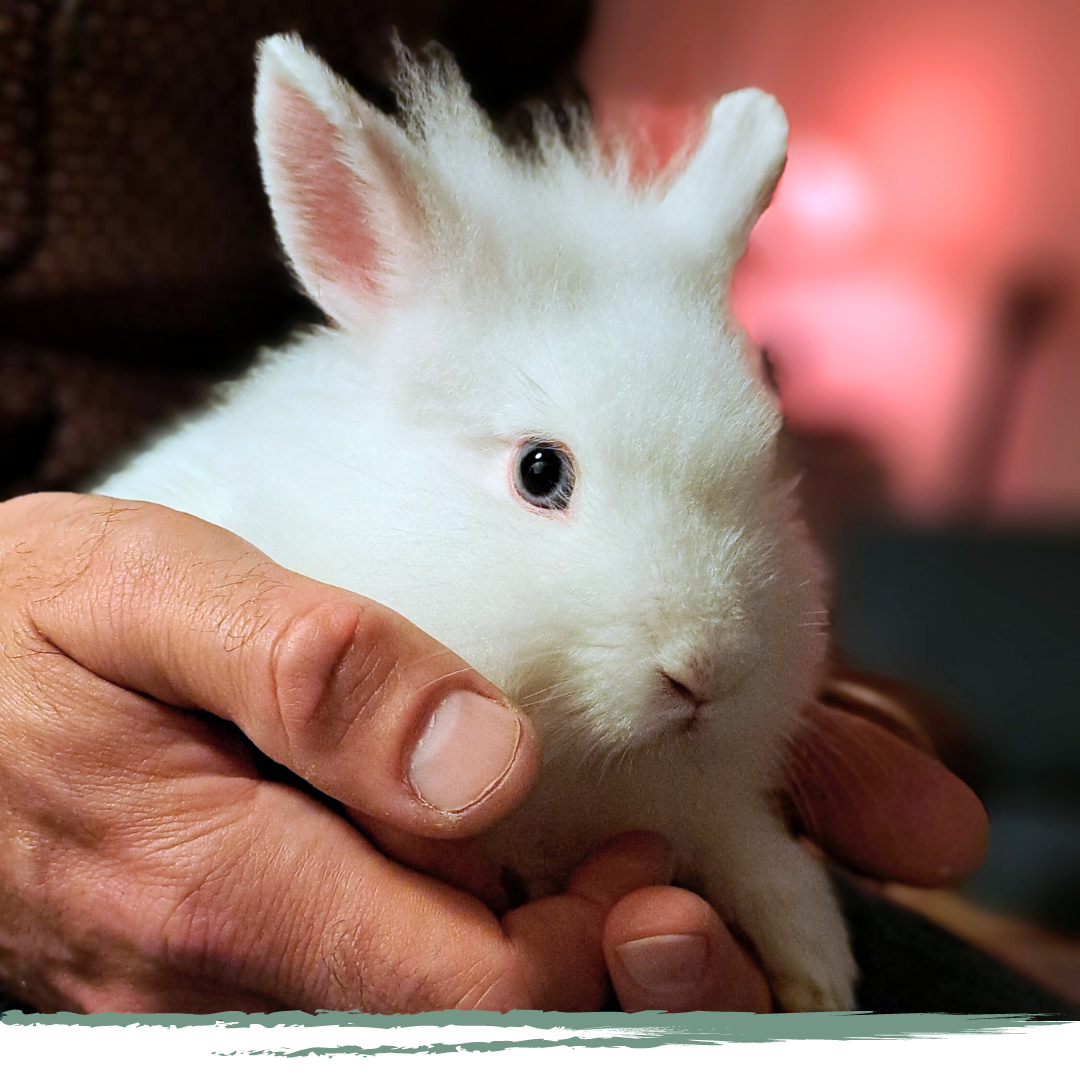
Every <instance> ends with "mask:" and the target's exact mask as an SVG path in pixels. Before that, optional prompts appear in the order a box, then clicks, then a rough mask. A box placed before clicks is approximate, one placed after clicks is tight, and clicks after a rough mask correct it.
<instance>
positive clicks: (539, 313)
mask: <svg viewBox="0 0 1080 1080" xmlns="http://www.w3.org/2000/svg"><path fill="white" fill-rule="evenodd" d="M398 90H399V96H400V101H401V115H400V116H399V117H398V118H390V117H388V116H386V115H384V114H382V113H380V112H379V111H378V110H376V109H375V108H374V107H372V106H370V105H368V104H367V103H365V102H364V101H363V100H361V99H360V98H359V97H358V96H357V95H356V94H355V93H354V92H353V91H352V90H351V89H350V88H349V87H348V86H347V85H345V84H344V83H343V82H341V81H340V80H339V79H337V78H336V77H335V76H334V75H333V74H332V73H331V72H330V71H329V70H328V69H327V68H326V67H325V66H324V65H323V64H322V62H321V61H320V60H318V59H317V58H316V57H314V56H312V55H311V54H310V53H308V52H307V51H305V49H304V48H303V46H302V45H301V44H300V43H299V42H298V41H297V40H295V39H294V38H290V37H276V38H271V39H268V40H267V41H265V42H264V43H263V44H262V46H261V50H260V58H259V78H258V90H257V97H256V120H257V127H258V147H259V152H260V157H261V162H262V168H263V176H264V182H265V186H266V189H267V192H268V194H269V197H270V202H271V207H272V210H273V214H274V218H275V221H276V225H277V229H278V233H279V236H280V239H281V242H282V245H283V247H284V249H285V252H286V253H287V255H288V257H289V260H290V262H291V265H292V267H293V269H294V271H295V274H296V276H297V278H298V279H299V281H300V283H301V284H302V286H303V288H304V289H305V290H306V291H307V293H308V294H309V295H310V296H311V297H312V298H313V299H314V300H315V301H316V302H317V303H318V304H319V305H320V306H321V307H322V309H323V310H324V311H325V313H326V314H327V315H328V316H329V318H330V319H331V320H332V325H331V327H330V328H329V329H327V330H325V331H322V332H320V333H319V334H317V335H316V344H315V345H309V346H307V348H308V351H309V352H310V353H311V354H312V355H313V356H315V354H318V356H317V363H318V364H321V365H326V367H327V369H329V368H331V367H333V368H334V369H335V370H337V371H341V372H345V373H346V375H345V376H344V377H343V385H338V386H336V387H335V390H334V395H335V398H336V399H337V406H338V407H337V408H336V410H335V411H336V412H340V413H345V414H347V415H346V417H345V419H344V420H341V419H340V418H339V419H338V420H336V421H335V422H334V423H332V424H331V423H329V422H327V424H326V427H325V430H324V431H322V432H320V438H321V439H323V440H324V441H322V442H320V444H319V445H320V447H322V451H321V452H323V453H325V455H326V456H327V457H332V458H334V459H335V460H338V461H340V462H342V463H347V464H348V465H349V466H350V468H348V469H343V470H342V482H341V486H340V487H338V488H336V490H335V492H334V494H333V496H332V497H330V496H323V495H320V494H319V493H315V492H309V496H310V501H311V503H312V504H313V505H317V506H318V507H319V509H318V510H317V512H316V511H312V510H309V511H308V512H309V513H312V514H313V515H314V516H313V518H312V527H313V528H318V529H319V530H320V533H322V534H329V533H331V532H333V533H335V534H336V535H339V536H341V537H343V538H344V539H343V541H342V543H344V544H346V545H349V544H351V545H353V546H352V549H351V555H349V556H348V558H350V559H352V561H353V563H354V564H355V565H356V566H357V571H356V574H355V575H354V576H350V575H349V574H345V580H342V574H341V573H340V572H337V573H336V574H335V573H333V572H331V571H329V570H328V569H327V567H324V566H322V565H320V564H319V563H318V562H317V561H311V562H309V563H308V564H307V566H306V567H303V568H304V569H306V570H308V572H313V573H319V574H324V575H325V576H327V577H331V578H335V577H336V580H337V582H338V583H339V584H343V585H346V586H349V587H355V588H358V589H362V590H363V591H366V592H368V593H369V594H370V595H372V596H374V598H375V599H378V600H380V601H383V602H386V603H388V604H390V605H391V606H395V607H397V608H398V609H399V610H401V611H402V612H403V613H404V614H406V615H407V616H409V617H410V618H412V619H413V620H414V621H416V622H417V623H418V624H419V625H421V626H422V627H423V628H424V629H426V630H428V631H429V632H431V633H432V634H434V635H435V636H437V637H438V638H439V639H440V640H442V641H444V642H446V644H447V645H449V646H450V647H452V648H453V649H455V651H457V652H459V653H460V654H461V655H462V656H464V657H465V659H467V660H468V661H469V662H470V663H472V664H474V665H475V666H476V667H477V668H478V669H479V670H481V671H482V672H484V673H485V674H486V675H487V676H488V677H490V678H491V679H493V680H494V681H495V682H497V683H498V684H499V685H501V686H502V688H503V689H504V690H505V691H506V692H507V693H508V694H510V695H511V696H512V697H514V698H515V699H516V700H518V701H519V702H520V703H521V704H522V705H523V706H524V707H525V708H526V709H527V711H529V713H530V715H531V716H532V717H533V719H534V721H535V722H536V724H537V726H538V728H539V729H540V731H541V733H542V737H543V739H544V742H545V752H546V753H548V754H552V755H558V754H559V753H564V752H566V753H574V754H576V755H578V756H581V755H585V756H598V757H601V758H605V759H611V758H613V757H615V756H618V755H627V754H628V755H633V754H635V753H637V752H638V751H640V750H641V749H642V748H644V747H668V748H674V747H677V746H679V745H682V744H686V743H694V742H700V741H701V740H713V741H715V740H718V739H719V740H723V739H742V740H744V741H745V740H747V739H749V738H751V737H754V736H755V734H756V735H760V736H761V737H762V739H764V741H765V742H775V741H776V740H775V739H773V738H772V737H771V735H770V733H775V732H776V731H777V730H778V729H779V728H782V727H783V726H784V725H786V724H788V723H790V721H791V719H792V717H793V716H794V714H795V712H796V711H797V709H798V706H799V704H800V703H801V702H802V700H804V699H805V698H806V697H807V696H808V695H809V694H810V693H811V692H812V690H813V688H814V682H815V679H816V677H817V672H818V670H819V666H820V663H821V657H822V652H823V634H822V629H821V625H820V623H821V614H822V612H821V609H822V606H823V605H822V600H821V593H820V586H819V577H820V575H819V572H818V568H817V562H816V559H815V556H814V554H813V551H812V549H811V548H810V546H809V544H808V542H807V541H806V539H805V536H804V534H803V531H802V529H801V527H800V525H799V524H798V523H797V522H796V521H795V520H794V518H793V495H792V491H791V484H790V481H786V480H783V479H781V478H778V477H777V476H776V461H775V440H776V435H777V432H778V429H779V418H778V415H777V412H776V410H775V408H774V407H773V405H771V404H770V402H769V400H768V397H767V395H766V393H765V392H764V390H763V389H762V388H761V387H760V386H759V385H758V383H757V382H756V381H755V379H754V378H753V377H752V375H751V373H750V364H749V360H748V349H749V348H750V346H749V344H748V342H747V341H746V339H745V337H744V336H743V334H742V332H741V331H740V330H739V328H738V327H737V326H736V325H735V324H734V322H733V320H732V317H731V315H730V313H729V310H728V306H727V302H726V297H727V291H728V286H729V283H730V278H731V273H732V270H733V268H734V265H735V262H736V261H737V259H738V258H739V257H740V255H741V254H742V252H743V249H744V247H745V244H746V240H747V236H748V234H749V231H750V228H751V226H752V225H753V223H754V221H755V220H756V218H757V216H758V214H759V213H760V212H761V210H762V209H763V207H764V206H765V205H766V204H767V202H768V200H769V198H770V196H771V193H772V191H773V188H774V187H775V184H776V182H777V180H778V179H779V175H780V173H781V171H782V168H783V164H784V160H785V152H786V134H787V126H786V122H785V119H784V115H783V113H782V111H781V110H780V108H779V106H778V105H777V104H776V102H775V101H774V100H773V99H772V98H771V97H769V96H768V95H766V94H764V93H762V92H760V91H756V90H746V91H741V92H739V93H736V94H732V95H729V96H727V97H725V98H724V99H723V100H721V101H720V103H719V104H718V105H717V106H716V107H715V109H714V110H713V112H712V116H711V121H710V124H709V126H708V129H707V133H706V135H705V137H704V140H703V142H702V144H701V146H700V148H699V149H698V150H697V151H696V153H694V154H693V156H692V157H691V158H690V160H689V162H688V164H687V165H686V167H685V169H684V170H683V171H682V172H681V174H680V175H679V176H677V177H676V178H675V179H674V180H673V181H671V182H669V183H666V184H664V185H662V186H661V185H659V184H657V185H655V186H653V187H644V188H642V187H640V186H638V187H634V186H633V185H632V184H630V183H629V182H628V181H627V179H626V175H625V174H626V170H625V168H622V167H621V166H619V165H618V163H615V164H611V163H607V164H605V163H604V162H603V161H602V159H601V156H600V155H599V154H597V153H595V152H593V151H592V150H591V148H589V147H584V148H582V147H581V146H577V147H576V148H575V147H572V146H570V145H568V144H567V142H566V141H565V140H564V139H562V138H561V137H560V135H559V133H558V130H557V128H556V125H555V124H554V123H548V124H546V125H545V123H544V121H543V119H542V118H541V121H540V123H539V128H538V147H537V149H536V152H535V154H533V155H532V156H529V157H522V156H521V155H520V154H518V155H515V154H514V153H512V152H510V151H508V150H507V149H506V148H504V146H503V145H502V144H501V143H500V142H499V140H498V139H497V138H496V137H495V135H494V134H493V133H492V130H491V128H490V126H489V124H488V123H487V121H486V120H485V118H484V117H483V114H482V113H481V112H480V111H479V110H478V109H477V108H476V107H475V106H474V105H473V104H472V102H471V100H470V98H469V96H468V91H467V87H466V86H465V85H464V83H463V82H462V80H461V78H460V76H459V75H458V74H457V72H456V70H455V69H454V67H453V65H452V63H450V62H449V61H448V60H446V59H442V58H439V57H438V56H436V57H434V58H433V59H432V58H428V59H427V60H422V61H417V60H414V59H411V58H409V57H402V75H401V78H400V81H399V87H398ZM315 366H316V365H315V362H314V361H313V369H314V368H315ZM352 371H355V372H358V373H360V372H362V376H361V375H360V374H357V376H356V382H355V387H356V388H355V390H351V391H350V390H349V389H348V385H349V380H350V378H351V377H352V376H351V375H349V374H348V373H349V372H352ZM350 394H352V395H353V397H351V398H350ZM350 478H351V479H350ZM353 482H355V484H356V488H355V490H353V489H352V488H351V487H350V483H353ZM365 485H366V486H365ZM337 550H338V551H339V555H340V550H341V549H340V545H339V547H338V548H337ZM271 553H272V554H273V553H274V552H271ZM375 564H378V567H383V568H384V569H379V568H378V567H376V566H375ZM298 568H301V567H298ZM672 752H675V751H674V750H672Z"/></svg>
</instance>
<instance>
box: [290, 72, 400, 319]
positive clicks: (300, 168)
mask: <svg viewBox="0 0 1080 1080" xmlns="http://www.w3.org/2000/svg"><path fill="white" fill-rule="evenodd" d="M276 96H277V102H276V104H277V108H278V110H279V111H278V115H277V117H276V118H275V123H274V128H275V138H274V144H275V145H274V156H275V159H276V161H275V164H276V165H277V172H278V179H279V181H280V182H281V187H280V189H279V190H278V191H277V192H274V193H273V194H274V196H275V197H280V198H281V199H282V202H283V203H285V204H286V205H285V206H284V207H282V208H281V209H284V210H285V211H286V212H285V214H284V215H282V214H280V213H279V226H280V228H281V230H282V234H283V235H282V239H283V241H284V242H285V246H286V248H287V249H289V254H290V256H291V257H292V260H293V263H294V264H295V266H296V270H297V272H298V273H299V274H300V277H301V279H302V280H303V282H304V285H305V286H306V287H307V289H308V291H309V292H310V293H311V294H312V298H313V299H314V300H316V301H317V302H321V300H322V297H323V295H324V294H325V293H326V292H327V291H329V292H330V293H332V294H335V295H337V296H342V295H343V297H350V298H355V299H357V300H360V301H363V299H364V298H367V299H371V298H373V297H378V296H379V295H380V293H381V289H380V282H381V280H382V277H383V269H384V267H383V262H382V257H383V252H382V245H381V244H380V243H379V239H378V238H377V237H376V236H375V235H374V233H373V231H372V224H371V223H372V218H373V213H372V211H373V209H374V208H373V206H372V205H371V204H372V202H373V199H374V192H373V191H372V190H371V188H370V187H369V186H368V184H366V183H365V182H364V180H363V179H362V178H361V177H360V176H358V175H357V174H356V172H355V171H354V170H353V169H352V168H351V167H350V166H349V165H347V164H345V163H344V162H343V161H342V160H341V158H342V156H343V152H344V147H343V145H342V139H341V134H340V133H339V132H338V130H337V128H335V127H334V125H333V124H332V123H331V122H330V121H329V120H328V119H327V118H326V117H325V116H324V115H323V114H322V113H321V112H320V111H319V110H318V109H317V108H316V107H315V106H314V105H313V104H312V103H311V101H310V100H309V99H308V98H307V97H306V96H305V95H304V94H303V93H302V92H301V91H299V90H297V89H296V88H295V87H292V86H289V85H288V84H283V85H279V86H278V88H277V95H276ZM275 186H276V185H275ZM290 233H291V235H288V234H290ZM326 299H327V300H329V299H330V297H329V296H327V297H326ZM336 306H337V305H335V304H334V303H333V302H332V301H331V302H330V303H329V304H327V307H328V308H333V307H336ZM327 313H328V314H330V315H332V316H334V317H335V318H336V317H338V313H337V312H336V311H334V310H328V312H327Z"/></svg>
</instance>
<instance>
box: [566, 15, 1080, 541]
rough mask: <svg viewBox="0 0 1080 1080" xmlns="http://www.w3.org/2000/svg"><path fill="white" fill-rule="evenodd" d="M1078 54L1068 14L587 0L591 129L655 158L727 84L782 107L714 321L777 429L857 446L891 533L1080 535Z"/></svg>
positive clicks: (1078, 27)
mask: <svg viewBox="0 0 1080 1080" xmlns="http://www.w3.org/2000/svg"><path fill="white" fill-rule="evenodd" d="M1078 41H1080V5H1078V4H1075V3H1071V2H1068V0H907V2H905V3H897V2H895V0H755V2H754V3H745V2H744V3H732V2H730V0H665V2H664V3H657V2H656V0H600V3H599V4H598V10H597V14H596V18H595V22H594V25H593V31H592V35H591V38H590V42H589V45H588V48H587V51H586V54H585V58H584V64H583V68H582V70H583V75H584V81H585V83H586V86H587V88H588V90H589V92H590V95H591V97H592V99H593V102H594V106H595V109H596V112H597V115H598V118H599V120H600V122H601V123H605V122H606V123H618V122H619V119H620V117H624V116H625V115H626V114H627V113H633V114H634V116H635V118H636V119H637V120H638V121H640V120H641V119H642V118H645V119H646V120H647V121H648V123H649V124H650V126H651V127H652V129H653V138H654V142H655V143H656V144H657V146H659V147H660V149H661V150H663V149H664V148H665V147H666V148H671V147H674V146H675V145H677V144H678V141H679V138H680V137H681V133H682V131H683V130H684V128H685V121H686V115H687V112H688V110H691V111H692V110H696V109H701V108H703V107H704V106H705V105H706V104H707V103H708V102H710V101H712V100H714V99H715V98H717V97H718V96H719V95H721V94H722V93H725V92H727V91H729V90H733V89H736V88H738V87H741V86H749V85H756V86H760V87H762V88H764V89H766V90H768V91H770V92H771V93H773V94H775V95H776V97H777V98H778V99H779V100H780V102H781V103H782V105H783V106H784V108H785V110H786V111H787V114H788V117H789V120H790V123H791V150H790V158H789V163H788V169H787V172H786V174H785V177H784V179H783V180H782V181H781V186H780V188H779V191H778V193H777V197H776V199H775V201H774V204H773V206H772V208H771V209H770V210H769V211H767V213H766V215H765V217H764V218H763V219H762V221H761V223H760V225H759V227H758V228H757V229H756V230H755V234H754V236H753V239H752V242H751V250H750V252H749V255H748V257H747V259H746V260H744V263H743V265H742V267H741V268H740V273H739V278H738V282H737V285H738V288H737V293H736V298H735V302H736V305H737V310H738V311H739V314H740V316H741V317H742V319H743V321H744V322H745V323H746V324H747V326H748V327H749V329H750V330H751V332H752V333H753V334H754V336H755V337H756V338H757V339H758V340H759V341H760V342H762V343H763V344H765V345H766V346H768V348H769V350H770V355H771V357H772V359H773V361H774V363H775V364H776V367H777V374H778V379H779V381H780V382H781V388H782V391H783V398H784V404H785V409H786V412H787V414H788V418H789V423H790V424H791V426H792V427H793V428H794V429H795V430H797V431H800V432H805V433H811V434H813V433H823V434H830V435H842V436H850V437H852V438H854V439H856V440H858V441H859V442H861V443H862V445H863V446H864V447H865V448H866V450H867V452H868V453H869V454H871V455H872V457H873V458H874V459H875V460H876V462H877V464H878V465H879V466H880V468H881V470H882V474H883V477H884V489H885V490H884V497H885V499H886V502H887V506H888V508H889V509H891V510H893V511H894V512H896V513H898V514H900V515H902V516H904V517H908V518H911V519H918V520H922V521H927V520H931V521H933V520H940V519H941V518H943V517H946V518H947V517H949V516H951V515H956V514H958V513H966V514H969V515H976V516H979V517H982V518H990V519H992V520H997V521H1002V520H1008V521H1013V522H1015V521H1017V520H1022V521H1032V520H1034V521H1038V522H1040V523H1044V524H1045V523H1047V522H1057V523H1062V522H1064V521H1072V522H1075V521H1080V362H1078V361H1080V313H1078V311H1077V308H1076V306H1074V305H1071V304H1070V303H1069V294H1070V289H1071V287H1072V286H1073V283H1074V281H1075V278H1076V272H1077V269H1078V268H1080V140H1078V139H1077V137H1076V136H1077V130H1076V103H1077V102H1078V101H1080V65H1078V64H1077V63H1076V59H1075V57H1076V45H1077V42H1078ZM1025 320H1026V322H1025ZM1018 321H1019V324H1020V325H1019V326H1018V325H1017V323H1018Z"/></svg>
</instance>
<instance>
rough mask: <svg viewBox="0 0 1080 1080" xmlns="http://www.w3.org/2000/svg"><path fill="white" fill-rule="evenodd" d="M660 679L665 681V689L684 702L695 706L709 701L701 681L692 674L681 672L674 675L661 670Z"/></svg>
mask: <svg viewBox="0 0 1080 1080" xmlns="http://www.w3.org/2000/svg"><path fill="white" fill-rule="evenodd" d="M660 677H661V678H662V679H663V680H664V687H665V689H667V690H668V691H669V692H670V693H673V694H675V695H676V696H677V697H680V698H682V699H683V700H684V701H688V702H691V703H692V704H694V705H702V704H704V703H705V702H706V701H707V700H708V694H707V693H706V692H705V690H704V688H703V686H702V683H701V680H700V679H699V678H698V677H697V676H695V675H694V674H693V673H692V672H688V671H679V672H677V673H675V674H672V673H671V672H669V671H664V670H661V672H660Z"/></svg>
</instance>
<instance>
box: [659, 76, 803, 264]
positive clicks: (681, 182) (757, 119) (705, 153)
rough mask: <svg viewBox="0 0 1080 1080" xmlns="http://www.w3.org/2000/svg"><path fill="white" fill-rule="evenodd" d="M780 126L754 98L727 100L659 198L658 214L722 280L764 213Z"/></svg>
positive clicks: (776, 111)
mask: <svg viewBox="0 0 1080 1080" xmlns="http://www.w3.org/2000/svg"><path fill="white" fill-rule="evenodd" d="M787 136H788V125H787V118H786V117H785V116H784V110H783V109H781V108H780V105H779V103H778V102H777V101H776V99H775V98H774V97H772V96H771V95H769V94H766V93H765V92H764V91H762V90H754V89H750V90H739V91H737V92H736V93H734V94H727V95H725V96H724V97H722V98H721V99H720V101H719V102H718V103H717V104H716V106H715V107H714V108H713V111H712V116H711V118H710V120H709V126H708V130H707V131H706V134H705V138H704V140H703V141H702V144H701V146H700V147H699V148H698V150H697V152H696V153H695V154H694V156H693V157H692V158H691V160H690V163H689V164H688V165H687V167H686V169H685V170H684V172H683V173H682V175H681V176H679V177H678V179H676V181H675V183H674V184H672V186H671V188H670V190H669V191H668V193H667V195H666V196H665V197H664V201H663V204H662V212H663V213H664V214H665V215H666V216H667V217H668V218H669V219H670V221H671V223H672V225H673V227H675V228H677V229H678V230H679V231H680V232H682V233H683V234H684V235H688V236H695V237H696V240H697V244H698V245H699V247H700V249H701V252H702V254H703V255H705V256H706V257H707V258H708V260H709V262H710V263H711V264H712V265H713V266H715V267H716V268H717V269H718V271H719V272H720V274H721V275H722V276H724V277H726V276H728V275H730V273H731V271H732V270H733V269H734V268H735V263H736V262H737V261H738V260H739V258H740V257H741V256H742V253H743V252H744V251H745V250H746V241H747V238H748V237H749V235H750V230H751V229H752V228H753V226H754V222H755V221H757V219H758V217H759V216H760V215H761V212H762V211H763V210H764V209H765V207H766V206H768V205H769V200H770V199H771V198H772V194H773V192H774V191H775V190H776V185H777V183H779V181H780V174H781V173H782V172H783V171H784V164H785V162H786V160H787Z"/></svg>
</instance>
